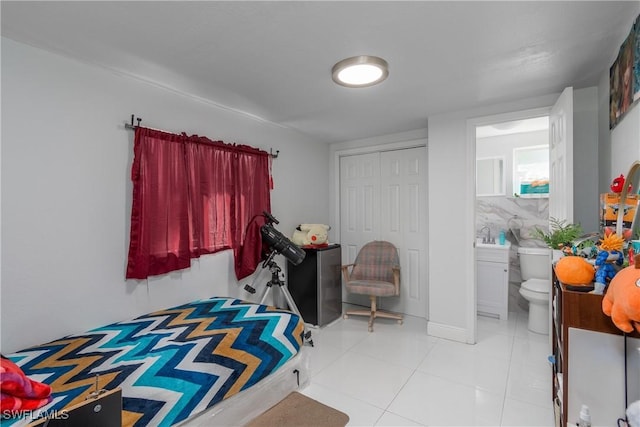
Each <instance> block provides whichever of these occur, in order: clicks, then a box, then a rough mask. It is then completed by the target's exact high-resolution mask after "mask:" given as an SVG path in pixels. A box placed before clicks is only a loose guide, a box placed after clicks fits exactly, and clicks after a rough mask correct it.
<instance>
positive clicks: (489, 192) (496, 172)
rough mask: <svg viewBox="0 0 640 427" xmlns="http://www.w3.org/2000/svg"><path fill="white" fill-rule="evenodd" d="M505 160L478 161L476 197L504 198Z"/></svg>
mask: <svg viewBox="0 0 640 427" xmlns="http://www.w3.org/2000/svg"><path fill="white" fill-rule="evenodd" d="M504 195H505V175H504V158H503V157H487V158H479V159H477V160H476V196H504Z"/></svg>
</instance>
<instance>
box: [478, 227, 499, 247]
mask: <svg viewBox="0 0 640 427" xmlns="http://www.w3.org/2000/svg"><path fill="white" fill-rule="evenodd" d="M484 230H487V237H483V238H482V243H495V242H496V241H495V239H493V241H492V239H491V229H490V228H489V227H487V226H484V227H482V228H481V229H480V234H482V232H483V231H484Z"/></svg>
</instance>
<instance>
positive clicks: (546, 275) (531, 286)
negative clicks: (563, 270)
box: [518, 247, 551, 334]
mask: <svg viewBox="0 0 640 427" xmlns="http://www.w3.org/2000/svg"><path fill="white" fill-rule="evenodd" d="M518 257H519V258H520V273H521V275H522V283H521V284H520V295H522V296H523V297H524V298H525V299H526V300H527V301H529V326H528V327H529V330H530V331H532V332H536V333H538V334H548V333H549V322H550V320H549V294H550V293H551V250H549V249H547V248H523V247H519V248H518Z"/></svg>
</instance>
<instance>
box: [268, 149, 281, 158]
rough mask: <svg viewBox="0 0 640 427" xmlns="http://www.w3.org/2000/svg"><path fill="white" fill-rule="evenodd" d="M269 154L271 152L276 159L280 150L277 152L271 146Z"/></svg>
mask: <svg viewBox="0 0 640 427" xmlns="http://www.w3.org/2000/svg"><path fill="white" fill-rule="evenodd" d="M269 154H271V157H272V158H274V159H277V158H278V154H280V150H276V152H275V153H274V152H273V148H269Z"/></svg>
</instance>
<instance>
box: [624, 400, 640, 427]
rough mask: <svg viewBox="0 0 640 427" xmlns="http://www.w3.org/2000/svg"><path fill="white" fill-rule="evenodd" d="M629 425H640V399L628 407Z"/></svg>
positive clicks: (637, 426) (635, 426) (634, 426)
mask: <svg viewBox="0 0 640 427" xmlns="http://www.w3.org/2000/svg"><path fill="white" fill-rule="evenodd" d="M627 421H628V422H629V427H640V400H636V401H635V402H633V403H632V404H630V405H629V407H628V408H627Z"/></svg>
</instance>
